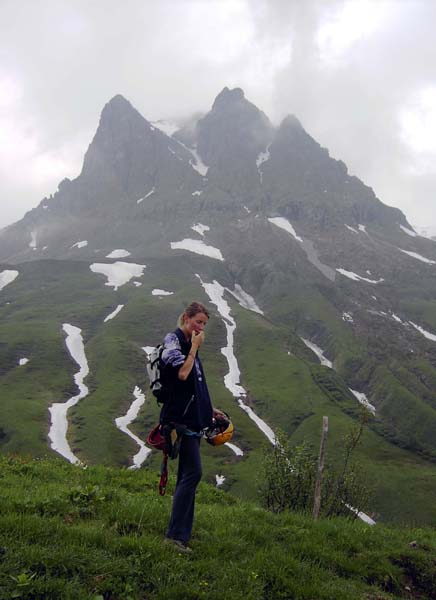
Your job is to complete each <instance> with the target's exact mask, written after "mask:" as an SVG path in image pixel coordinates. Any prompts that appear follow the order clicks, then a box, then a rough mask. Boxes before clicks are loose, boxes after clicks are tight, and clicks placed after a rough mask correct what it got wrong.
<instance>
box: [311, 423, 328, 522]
mask: <svg viewBox="0 0 436 600" xmlns="http://www.w3.org/2000/svg"><path fill="white" fill-rule="evenodd" d="M328 430H329V418H328V417H323V418H322V434H321V444H320V446H319V457H318V471H317V474H316V482H315V498H314V501H313V513H312V516H313V519H314V521H316V520H317V519H318V515H319V509H320V506H321V481H322V472H323V470H324V452H325V442H326V439H327V432H328Z"/></svg>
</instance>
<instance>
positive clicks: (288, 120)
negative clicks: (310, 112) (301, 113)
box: [280, 115, 303, 129]
mask: <svg viewBox="0 0 436 600" xmlns="http://www.w3.org/2000/svg"><path fill="white" fill-rule="evenodd" d="M287 127H289V128H291V127H292V128H294V129H303V126H302V124H301V123H300V121H299V120H298V119H297V117H296V116H295V115H288V116H287V117H285V118H284V119H283V121H282V122H281V123H280V128H287Z"/></svg>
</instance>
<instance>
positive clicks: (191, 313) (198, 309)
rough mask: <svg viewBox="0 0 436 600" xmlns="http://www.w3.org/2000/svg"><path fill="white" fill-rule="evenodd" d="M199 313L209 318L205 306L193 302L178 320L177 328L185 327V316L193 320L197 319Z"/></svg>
mask: <svg viewBox="0 0 436 600" xmlns="http://www.w3.org/2000/svg"><path fill="white" fill-rule="evenodd" d="M198 313H203V314H205V315H206V317H207V318H209V311H208V310H207V308H206V307H205V306H204V304H201V302H191V304H190V305H189V306H187V307H186V308H185V310H184V311H183V312H182V314H181V315H180V317H179V318H178V320H177V327H183V324H184V322H185V316H186V317H189V318H191V317H195V315H198Z"/></svg>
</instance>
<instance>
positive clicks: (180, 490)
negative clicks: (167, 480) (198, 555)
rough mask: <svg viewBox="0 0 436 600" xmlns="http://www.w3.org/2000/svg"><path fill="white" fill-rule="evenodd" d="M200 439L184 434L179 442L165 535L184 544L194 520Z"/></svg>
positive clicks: (198, 480) (200, 471) (199, 461)
mask: <svg viewBox="0 0 436 600" xmlns="http://www.w3.org/2000/svg"><path fill="white" fill-rule="evenodd" d="M200 439H201V438H198V437H189V436H186V435H184V436H183V437H182V442H181V444H180V451H179V468H178V471H177V483H176V489H175V492H174V498H173V506H172V510H171V518H170V523H169V525H168V530H167V533H166V537H168V538H172V539H175V540H180V541H181V542H183V543H184V544H186V543H187V542H188V541H189V540H190V538H191V532H192V524H193V522H194V507H195V492H196V490H197V485H198V484H199V482H200V479H201V475H202V470H201V458H200Z"/></svg>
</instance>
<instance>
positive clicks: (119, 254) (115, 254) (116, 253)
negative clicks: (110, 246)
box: [106, 248, 130, 258]
mask: <svg viewBox="0 0 436 600" xmlns="http://www.w3.org/2000/svg"><path fill="white" fill-rule="evenodd" d="M127 256H130V252H128V251H127V250H124V249H123V248H118V249H117V250H112V252H110V253H109V254H106V258H127Z"/></svg>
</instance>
